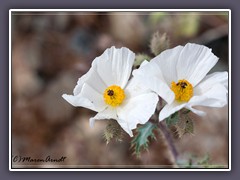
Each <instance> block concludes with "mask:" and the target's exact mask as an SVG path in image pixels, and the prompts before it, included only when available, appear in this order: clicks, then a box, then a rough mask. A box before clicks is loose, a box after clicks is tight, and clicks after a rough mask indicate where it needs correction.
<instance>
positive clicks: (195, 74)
mask: <svg viewBox="0 0 240 180" xmlns="http://www.w3.org/2000/svg"><path fill="white" fill-rule="evenodd" d="M211 51H212V50H211V49H209V48H207V47H205V46H202V45H197V44H191V43H188V44H186V45H185V46H184V48H183V50H182V52H181V54H180V57H179V59H178V63H177V74H178V80H179V79H187V80H188V81H189V82H190V83H191V84H192V85H193V86H196V85H197V84H198V83H199V82H200V81H201V80H202V79H203V78H204V77H205V76H206V74H207V73H208V72H209V71H210V69H212V67H213V66H214V65H215V64H216V63H217V61H218V57H216V56H215V55H214V54H213V53H212V52H211Z"/></svg>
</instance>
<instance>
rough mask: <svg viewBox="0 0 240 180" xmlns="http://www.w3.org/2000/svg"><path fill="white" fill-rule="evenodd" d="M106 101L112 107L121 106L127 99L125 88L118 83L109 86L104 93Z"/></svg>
mask: <svg viewBox="0 0 240 180" xmlns="http://www.w3.org/2000/svg"><path fill="white" fill-rule="evenodd" d="M103 97H104V101H105V103H107V104H108V105H110V106H112V107H116V106H119V105H120V104H122V102H123V100H124V99H125V94H124V90H123V89H122V88H121V87H119V86H116V85H112V86H109V87H108V88H107V89H105V91H104V93H103Z"/></svg>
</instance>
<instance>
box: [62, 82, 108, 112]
mask: <svg viewBox="0 0 240 180" xmlns="http://www.w3.org/2000/svg"><path fill="white" fill-rule="evenodd" d="M63 98H64V99H65V100H66V101H68V102H69V103H70V104H72V105H73V106H76V107H79V106H81V107H85V108H88V109H91V110H94V111H97V112H99V111H102V110H103V109H105V108H106V106H107V105H106V104H105V102H104V100H103V95H102V94H100V93H98V92H97V91H96V90H95V89H93V88H92V87H91V86H89V85H88V84H86V83H84V84H83V85H82V89H81V92H80V93H79V94H78V95H75V96H72V95H66V94H64V95H63Z"/></svg>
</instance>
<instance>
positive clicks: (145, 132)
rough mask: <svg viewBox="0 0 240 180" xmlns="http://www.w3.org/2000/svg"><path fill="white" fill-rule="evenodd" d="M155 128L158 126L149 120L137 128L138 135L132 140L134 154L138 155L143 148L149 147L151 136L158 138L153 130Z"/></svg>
mask: <svg viewBox="0 0 240 180" xmlns="http://www.w3.org/2000/svg"><path fill="white" fill-rule="evenodd" d="M154 129H157V126H156V125H155V124H153V123H151V122H147V123H146V124H144V125H143V126H141V127H139V128H137V135H136V136H135V137H134V139H133V140H132V141H131V148H134V154H136V155H137V156H138V157H139V156H140V152H141V150H142V149H147V148H148V143H149V137H150V138H153V139H156V137H155V135H154V132H153V131H154Z"/></svg>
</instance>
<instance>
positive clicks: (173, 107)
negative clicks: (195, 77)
mask: <svg viewBox="0 0 240 180" xmlns="http://www.w3.org/2000/svg"><path fill="white" fill-rule="evenodd" d="M186 104H187V103H178V102H177V101H174V102H173V103H171V104H167V105H165V106H164V108H163V109H162V110H161V111H160V113H159V120H160V121H162V120H164V119H165V118H167V117H169V116H170V115H172V114H174V113H175V112H177V111H179V110H180V109H182V108H183V107H185V106H186Z"/></svg>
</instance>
